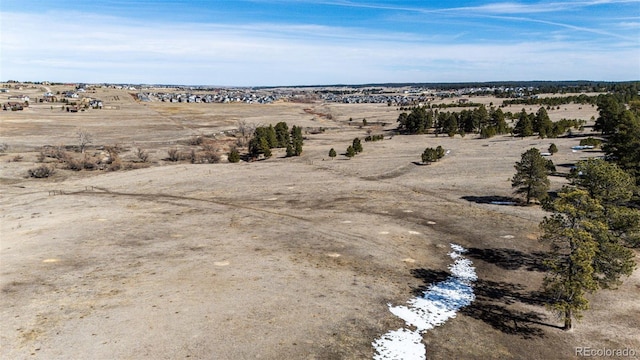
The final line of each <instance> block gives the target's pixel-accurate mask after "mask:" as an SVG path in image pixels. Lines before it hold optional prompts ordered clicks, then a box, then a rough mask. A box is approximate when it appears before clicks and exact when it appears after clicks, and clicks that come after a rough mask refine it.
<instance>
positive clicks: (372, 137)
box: [364, 134, 384, 142]
mask: <svg viewBox="0 0 640 360" xmlns="http://www.w3.org/2000/svg"><path fill="white" fill-rule="evenodd" d="M380 140H384V135H382V134H380V135H367V136H366V137H365V138H364V141H365V142H370V141H380Z"/></svg>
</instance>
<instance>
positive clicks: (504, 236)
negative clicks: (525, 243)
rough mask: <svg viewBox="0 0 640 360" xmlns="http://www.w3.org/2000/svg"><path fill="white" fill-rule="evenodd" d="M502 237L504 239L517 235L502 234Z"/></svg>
mask: <svg viewBox="0 0 640 360" xmlns="http://www.w3.org/2000/svg"><path fill="white" fill-rule="evenodd" d="M500 237H501V238H503V239H513V238H514V237H515V236H513V235H502V236H500Z"/></svg>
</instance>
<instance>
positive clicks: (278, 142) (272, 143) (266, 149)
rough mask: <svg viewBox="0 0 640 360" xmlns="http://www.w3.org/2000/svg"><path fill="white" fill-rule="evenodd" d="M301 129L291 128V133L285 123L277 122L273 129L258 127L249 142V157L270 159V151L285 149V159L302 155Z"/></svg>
mask: <svg viewBox="0 0 640 360" xmlns="http://www.w3.org/2000/svg"><path fill="white" fill-rule="evenodd" d="M302 144H303V138H302V128H301V127H299V126H295V125H294V126H293V127H292V128H291V132H289V127H288V125H287V123H285V122H279V123H277V124H276V126H275V127H274V126H273V125H269V126H259V127H257V128H256V129H255V130H254V133H253V138H252V139H251V140H250V141H249V156H250V157H251V158H253V159H257V158H258V157H259V156H260V155H263V156H264V157H265V158H269V157H271V149H274V148H286V149H287V150H286V151H287V157H290V156H300V155H301V154H302Z"/></svg>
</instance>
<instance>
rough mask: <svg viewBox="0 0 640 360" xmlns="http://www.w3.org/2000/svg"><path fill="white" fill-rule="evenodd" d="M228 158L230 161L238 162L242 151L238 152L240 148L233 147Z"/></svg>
mask: <svg viewBox="0 0 640 360" xmlns="http://www.w3.org/2000/svg"><path fill="white" fill-rule="evenodd" d="M227 158H228V160H229V162H230V163H237V162H239V161H240V153H239V152H238V149H236V148H232V149H231V151H230V152H229V155H228V156H227Z"/></svg>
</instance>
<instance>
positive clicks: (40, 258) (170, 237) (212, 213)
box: [0, 87, 640, 359]
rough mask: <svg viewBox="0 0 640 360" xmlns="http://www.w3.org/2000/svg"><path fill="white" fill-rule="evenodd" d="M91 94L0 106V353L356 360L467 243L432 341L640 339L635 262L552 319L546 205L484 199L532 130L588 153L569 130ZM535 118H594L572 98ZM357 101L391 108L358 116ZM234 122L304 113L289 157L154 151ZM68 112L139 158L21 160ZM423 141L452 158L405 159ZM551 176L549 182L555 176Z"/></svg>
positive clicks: (514, 350) (568, 345)
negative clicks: (193, 159) (451, 304)
mask: <svg viewBox="0 0 640 360" xmlns="http://www.w3.org/2000/svg"><path fill="white" fill-rule="evenodd" d="M51 90H52V91H55V90H64V87H60V88H53V89H51ZM95 91H96V93H95V94H89V95H93V96H96V97H98V98H100V99H102V100H103V101H104V103H105V107H109V108H110V109H102V110H87V111H81V112H78V113H68V112H66V111H62V110H61V109H60V105H59V104H57V105H53V108H51V106H52V105H51V104H36V103H34V104H33V105H32V106H30V107H29V108H26V109H25V110H23V111H15V112H12V111H2V112H0V143H7V144H8V145H9V149H8V150H7V151H6V152H5V153H4V154H2V156H0V189H1V191H2V192H1V197H0V204H1V206H0V226H1V228H0V290H1V293H0V324H1V325H0V358H2V359H27V358H29V359H53V358H55V359H112V358H118V359H142V358H145V359H176V358H194V359H256V358H258V359H371V358H372V356H373V355H374V349H373V347H372V345H371V343H372V341H373V340H374V339H375V338H377V337H379V336H380V335H381V334H384V333H385V332H387V331H388V330H391V329H397V328H400V327H402V326H403V323H402V321H401V320H399V319H398V318H396V317H395V316H393V314H391V313H390V312H389V310H388V304H393V305H399V304H403V303H405V302H406V301H407V300H408V299H409V298H411V297H413V296H415V294H416V293H418V292H419V291H420V290H421V289H424V288H425V286H427V285H429V284H431V283H434V282H437V281H440V280H442V279H443V278H444V277H446V276H447V265H448V264H449V263H450V259H449V258H448V256H447V253H448V252H449V244H450V243H456V244H460V245H462V246H464V247H465V248H467V249H468V250H469V252H468V253H467V257H468V258H469V259H471V260H472V261H473V265H474V266H475V267H476V272H477V274H478V278H479V279H478V281H477V282H476V284H475V293H476V300H475V301H474V302H473V303H472V304H471V305H470V306H469V307H466V308H464V309H462V311H461V312H460V313H459V314H458V316H457V317H456V318H454V319H451V320H449V321H448V322H447V323H446V324H444V325H443V326H441V327H438V328H436V329H434V330H431V331H428V332H427V333H426V335H425V337H424V343H425V344H426V347H427V356H428V358H429V359H507V358H514V359H572V358H576V356H575V348H576V347H591V348H610V349H618V348H622V349H623V348H633V349H635V350H636V352H637V353H640V336H638V335H639V334H640V302H638V295H639V294H640V271H638V270H636V272H635V273H634V274H633V275H632V276H631V277H630V278H627V279H625V282H624V284H623V285H622V286H621V287H620V289H618V290H616V291H600V292H598V293H597V294H595V295H593V296H591V310H589V311H587V312H585V314H584V315H585V316H584V318H583V319H582V320H581V321H580V322H578V323H576V324H575V326H574V329H573V330H571V331H569V332H564V331H562V330H561V329H559V328H558V326H559V325H561V321H560V320H559V319H557V318H556V317H555V315H554V314H553V313H550V312H548V311H547V310H546V309H545V308H544V306H542V304H541V302H540V297H539V294H538V290H540V285H541V280H542V277H543V273H542V272H540V270H539V268H540V264H541V261H542V260H541V259H542V257H543V255H544V253H545V251H546V249H545V247H544V246H543V245H541V244H540V243H539V241H538V240H537V235H538V227H537V226H538V223H539V222H540V220H541V219H542V217H543V216H544V215H545V213H544V211H542V210H541V209H540V208H539V207H538V206H528V207H525V206H500V205H493V204H491V203H490V200H491V199H494V198H500V197H510V196H512V189H511V183H510V180H509V179H510V177H512V176H513V173H514V168H513V165H514V163H515V162H516V161H518V160H519V159H520V154H521V153H523V152H524V151H526V150H527V149H529V148H531V147H538V148H539V149H540V150H541V151H546V149H547V148H548V146H549V145H550V144H551V143H552V142H553V143H555V144H556V145H557V146H558V149H559V152H558V153H557V154H555V155H554V156H553V157H552V160H553V161H554V163H555V164H556V166H557V167H558V170H559V171H560V172H568V171H569V167H570V164H573V163H575V162H576V161H577V160H580V159H585V158H587V157H590V156H600V155H601V154H600V153H599V152H597V151H580V152H574V151H572V150H571V146H574V145H577V144H578V142H579V139H578V138H559V139H538V138H534V137H530V138H525V139H519V138H512V137H510V136H496V137H494V138H491V139H485V140H483V139H479V138H477V136H476V135H467V136H466V137H464V138H461V137H460V136H456V137H454V138H449V137H443V136H440V137H435V136H434V135H415V136H400V135H396V136H393V137H391V138H390V136H389V135H388V131H389V130H391V129H393V128H395V121H396V119H397V117H398V114H399V111H398V110H397V109H396V108H395V107H388V106H387V105H386V104H322V103H304V104H302V103H287V102H280V103H274V104H269V105H258V104H170V103H160V102H149V103H140V102H136V101H135V100H134V99H133V98H132V97H131V96H129V95H128V92H127V91H125V90H116V89H97V90H95ZM42 92H43V89H41V88H34V89H29V88H25V89H23V90H21V93H25V94H29V95H31V96H32V98H34V97H36V96H38V94H41V93H42ZM7 95H8V94H1V96H0V100H2V101H3V102H5V101H6V96H7ZM480 100H481V101H482V102H486V103H487V104H488V103H489V102H494V103H495V104H498V103H499V101H500V100H499V99H495V98H481V99H474V101H480ZM449 101H450V100H449ZM520 109H521V107H516V106H513V107H512V108H511V109H509V108H507V110H510V111H513V112H516V111H519V110H520ZM527 110H528V111H529V107H527ZM536 110H537V108H536V107H531V111H533V112H535V111H536ZM318 114H331V115H332V116H331V118H328V117H326V116H321V115H318ZM549 114H550V116H551V118H552V120H558V119H560V118H579V119H585V120H589V119H590V118H591V117H592V116H594V115H596V116H597V112H596V109H595V108H593V107H591V106H578V105H566V106H562V107H561V109H559V110H551V111H550V112H549ZM349 118H353V121H352V122H351V123H350V122H349V120H348V119H349ZM363 118H366V119H367V121H368V122H369V123H372V122H380V123H388V125H386V126H381V125H374V126H370V127H369V126H367V127H362V128H361V127H359V126H358V125H359V124H361V120H362V119H363ZM238 121H246V122H248V123H255V124H275V123H277V122H279V121H286V122H287V123H288V124H289V126H291V125H300V126H303V127H304V128H305V129H308V130H310V132H309V133H308V134H306V135H305V143H304V152H303V154H302V156H300V157H295V158H284V151H283V150H282V149H279V150H275V151H274V156H273V157H272V158H270V159H267V160H264V161H255V162H250V163H248V162H240V163H237V164H231V163H227V162H226V161H222V162H221V163H218V164H191V163H189V162H188V161H180V162H170V161H166V160H165V158H166V157H167V150H168V149H170V148H172V147H179V148H180V149H187V148H188V147H189V145H188V141H189V139H192V138H193V137H194V136H206V137H208V138H210V139H214V140H215V141H218V144H219V145H220V146H222V147H223V148H224V149H226V147H225V146H228V144H229V143H230V142H229V141H231V140H230V137H229V136H228V135H225V134H223V132H224V131H228V130H234V129H235V128H236V126H237V123H238ZM320 127H322V128H324V129H325V131H324V132H319V133H315V131H312V130H314V129H319V128H320ZM78 128H84V129H86V130H87V131H89V132H90V133H91V134H92V135H93V144H91V145H90V146H89V148H88V150H87V153H88V154H91V155H92V156H93V155H94V154H97V155H96V156H101V155H100V154H102V152H103V150H102V148H101V146H115V145H118V147H119V148H120V149H121V153H120V156H121V158H122V159H123V161H128V162H131V163H134V162H133V160H134V159H135V156H134V152H135V149H136V148H142V149H145V150H146V151H148V153H149V161H148V163H146V164H144V166H133V167H132V168H130V169H121V170H118V171H104V170H95V171H88V170H82V171H71V170H66V169H63V168H61V167H60V166H59V164H58V165H57V166H58V167H60V168H58V169H57V172H56V173H55V174H54V175H53V176H52V177H50V178H48V179H34V178H29V177H28V176H27V171H28V170H29V169H32V168H34V167H37V166H39V165H40V164H39V163H38V161H39V160H38V155H39V152H40V150H41V148H42V147H43V146H47V145H48V146H54V147H55V146H59V145H67V146H69V145H76V144H77V140H76V136H75V131H76V129H78ZM368 129H371V130H372V131H373V133H384V134H387V136H386V137H385V140H383V141H378V142H363V146H364V152H363V153H361V154H359V155H357V156H356V157H355V158H353V159H351V160H347V158H346V157H345V156H343V155H341V154H342V153H344V151H345V150H346V148H347V146H348V145H349V144H350V143H351V140H352V139H353V138H354V137H360V138H362V137H364V136H366V135H367V130H368ZM586 129H587V130H585V131H586V132H589V131H590V128H586ZM438 145H441V146H443V147H444V148H445V149H446V150H449V153H448V155H447V156H445V157H444V158H443V159H442V160H441V161H440V162H438V163H434V164H431V165H426V166H425V165H421V164H419V163H418V161H419V160H420V154H421V153H422V151H423V150H424V148H425V147H436V146H438ZM330 148H335V149H336V151H337V152H338V154H339V155H338V156H337V157H336V158H335V159H333V160H331V159H330V158H329V157H328V155H327V154H328V151H329V149H330ZM44 161H45V162H46V163H48V164H50V165H55V164H56V161H55V160H54V159H51V158H46V159H45V160H44ZM551 182H552V189H554V190H557V189H559V188H560V187H562V186H563V184H565V183H566V179H565V178H563V177H561V176H554V177H551Z"/></svg>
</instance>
